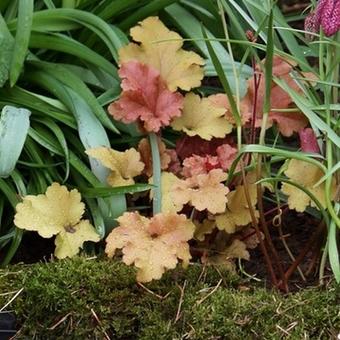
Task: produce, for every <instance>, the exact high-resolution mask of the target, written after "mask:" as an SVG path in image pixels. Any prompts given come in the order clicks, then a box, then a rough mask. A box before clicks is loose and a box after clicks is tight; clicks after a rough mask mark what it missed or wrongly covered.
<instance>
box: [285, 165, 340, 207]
mask: <svg viewBox="0 0 340 340" xmlns="http://www.w3.org/2000/svg"><path fill="white" fill-rule="evenodd" d="M284 173H285V175H286V176H287V177H288V178H289V179H290V180H291V181H292V182H295V183H297V184H300V185H301V186H303V187H304V188H306V189H308V190H309V191H310V192H311V193H312V194H313V195H314V196H315V197H316V198H317V199H318V201H319V202H320V203H321V205H322V206H323V207H326V196H325V182H323V183H321V184H319V185H318V186H317V187H314V185H315V184H316V183H317V182H318V181H319V180H320V179H321V178H322V177H323V175H324V173H323V172H322V170H321V169H320V168H318V167H317V166H316V165H314V164H311V163H308V162H304V161H301V160H298V159H291V160H290V161H289V163H288V168H287V170H286V171H285V172H284ZM281 190H282V192H283V193H284V194H286V195H287V196H288V205H289V208H290V209H295V210H296V211H298V212H303V211H305V210H306V208H307V206H308V205H311V206H312V207H316V205H315V203H314V202H313V201H312V200H311V198H310V197H309V196H308V195H307V194H306V193H304V192H303V191H302V190H300V189H299V188H297V187H295V186H292V185H290V184H288V183H282V188H281ZM335 191H336V181H335V178H333V180H332V187H331V199H334V196H335Z"/></svg>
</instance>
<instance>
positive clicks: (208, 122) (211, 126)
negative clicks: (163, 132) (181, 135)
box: [171, 93, 233, 140]
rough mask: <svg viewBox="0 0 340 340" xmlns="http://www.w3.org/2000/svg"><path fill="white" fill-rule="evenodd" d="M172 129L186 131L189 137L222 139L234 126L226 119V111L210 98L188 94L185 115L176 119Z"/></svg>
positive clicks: (185, 100)
mask: <svg viewBox="0 0 340 340" xmlns="http://www.w3.org/2000/svg"><path fill="white" fill-rule="evenodd" d="M171 127H172V128H173V129H174V130H177V131H184V132H185V133H186V134H187V135H189V136H195V135H198V136H200V137H201V138H203V139H206V140H211V139H212V138H213V137H218V138H222V137H225V136H226V135H227V134H228V133H230V132H231V131H232V128H233V126H232V125H231V124H230V123H229V122H228V120H227V119H226V118H225V109H224V108H221V107H217V106H216V105H214V103H213V102H212V101H211V100H210V99H209V98H201V97H200V96H199V95H196V94H194V93H188V94H187V95H186V96H185V98H184V108H183V113H182V115H181V116H180V117H179V118H175V119H174V120H173V122H172V123H171Z"/></svg>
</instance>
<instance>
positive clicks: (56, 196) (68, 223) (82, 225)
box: [14, 183, 100, 258]
mask: <svg viewBox="0 0 340 340" xmlns="http://www.w3.org/2000/svg"><path fill="white" fill-rule="evenodd" d="M80 200H81V197H80V194H79V192H78V191H77V190H75V189H74V190H71V191H68V190H67V188H66V187H65V186H61V185H60V184H58V183H53V184H52V185H51V186H49V187H48V188H47V190H46V193H45V194H44V195H37V196H33V195H28V196H25V197H24V198H23V202H22V203H19V204H18V205H17V206H16V214H15V218H14V224H15V225H16V226H17V227H18V228H20V229H25V230H31V231H37V232H38V233H39V235H40V236H42V237H45V238H50V237H52V236H53V235H57V237H56V239H55V245H56V250H55V255H56V257H58V258H65V257H72V256H74V255H76V254H77V253H78V252H79V248H81V247H82V245H83V243H84V242H85V241H93V242H97V241H99V239H100V238H99V235H98V234H97V233H96V231H95V229H94V228H93V227H92V225H91V224H90V222H89V221H88V220H81V217H82V215H83V213H84V208H85V206H84V203H82V202H81V201H80Z"/></svg>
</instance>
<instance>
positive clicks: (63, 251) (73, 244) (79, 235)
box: [54, 221, 99, 259]
mask: <svg viewBox="0 0 340 340" xmlns="http://www.w3.org/2000/svg"><path fill="white" fill-rule="evenodd" d="M85 241H93V242H98V241H99V235H98V234H97V233H96V231H95V229H94V228H93V227H92V225H91V223H90V222H89V221H80V222H79V223H78V224H77V225H75V226H74V227H68V228H66V229H65V230H62V231H61V232H60V233H59V234H58V235H57V237H56V239H55V245H56V248H55V252H54V254H55V256H56V257H57V258H58V259H63V258H65V257H72V256H74V255H77V254H78V252H79V248H82V246H83V243H84V242H85Z"/></svg>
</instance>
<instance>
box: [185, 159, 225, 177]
mask: <svg viewBox="0 0 340 340" xmlns="http://www.w3.org/2000/svg"><path fill="white" fill-rule="evenodd" d="M220 167H221V165H220V162H219V160H218V157H217V156H210V155H207V156H204V157H202V156H197V155H193V156H191V157H188V158H186V159H185V160H184V161H183V172H182V174H183V176H184V177H192V176H197V175H201V174H207V173H208V172H209V171H210V170H212V169H218V168H220Z"/></svg>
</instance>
